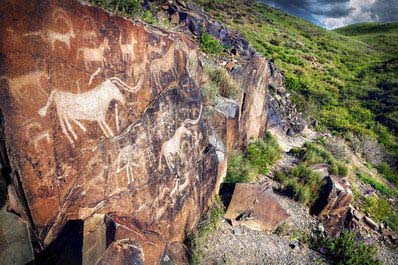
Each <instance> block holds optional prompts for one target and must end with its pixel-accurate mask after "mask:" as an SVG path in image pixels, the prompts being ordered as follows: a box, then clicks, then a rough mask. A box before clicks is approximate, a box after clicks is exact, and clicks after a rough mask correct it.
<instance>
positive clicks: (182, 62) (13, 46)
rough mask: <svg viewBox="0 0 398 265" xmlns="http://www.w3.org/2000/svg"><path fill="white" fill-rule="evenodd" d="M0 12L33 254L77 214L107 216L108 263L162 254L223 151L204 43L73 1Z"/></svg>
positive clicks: (195, 212)
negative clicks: (206, 82)
mask: <svg viewBox="0 0 398 265" xmlns="http://www.w3.org/2000/svg"><path fill="white" fill-rule="evenodd" d="M0 12H1V14H3V15H2V16H1V17H0V22H1V25H2V27H1V35H0V36H1V37H0V40H1V51H2V54H1V57H2V60H1V61H0V71H1V76H2V77H1V80H0V82H1V83H0V85H1V86H0V89H1V90H0V102H1V105H0V107H1V112H2V115H3V116H4V131H5V144H6V147H7V155H8V158H9V164H10V165H9V166H10V167H11V168H12V170H13V172H14V182H16V183H21V187H19V186H14V188H15V189H16V194H17V195H18V198H19V200H21V201H26V202H27V206H26V207H25V208H24V209H25V210H26V212H27V214H23V213H21V215H22V216H26V217H25V219H26V221H28V222H29V225H30V229H31V231H32V238H33V239H34V240H35V241H36V243H37V244H35V246H36V249H35V250H36V252H40V251H41V250H42V247H40V246H43V247H46V246H48V245H49V244H50V243H51V242H52V241H53V240H54V239H55V238H56V237H57V235H58V234H59V232H60V231H61V229H62V227H63V226H64V224H65V223H66V222H67V221H68V220H83V221H85V220H87V219H88V218H89V217H91V216H93V215H107V216H108V218H110V219H111V220H112V222H113V223H114V224H115V225H114V228H115V231H114V234H115V237H114V238H115V240H117V242H118V243H115V244H114V246H113V247H112V248H111V249H110V248H109V247H108V250H107V254H106V256H104V260H105V261H103V262H105V263H104V264H106V257H107V256H109V255H113V254H112V253H108V252H112V251H113V252H118V251H121V249H123V251H124V250H126V249H127V250H126V251H129V252H131V253H135V254H134V255H136V254H137V255H138V257H142V260H143V261H144V262H145V263H147V262H152V261H153V262H158V261H159V260H160V258H161V254H162V252H163V248H164V247H165V245H166V243H167V242H174V241H176V242H181V241H182V240H183V239H184V237H185V234H186V233H187V232H188V231H189V230H190V229H192V228H193V226H194V225H195V224H196V222H197V220H198V218H199V216H200V215H201V213H203V211H204V210H205V209H206V208H207V206H208V204H209V203H210V199H211V198H212V197H213V196H212V195H213V194H214V193H215V192H216V191H217V190H218V184H219V181H220V180H219V177H218V172H219V171H220V170H219V166H218V165H219V164H220V163H221V164H222V163H224V161H220V159H225V156H224V157H223V156H220V155H217V150H216V147H215V146H212V145H211V144H210V142H209V135H210V131H209V126H208V124H207V122H206V113H205V112H204V111H203V107H202V103H201V99H200V94H199V89H198V86H197V84H198V83H200V78H201V68H200V65H199V64H198V60H197V58H196V45H195V44H194V43H193V42H192V41H190V40H189V39H188V38H187V37H184V35H178V34H171V33H168V32H166V31H161V30H159V29H155V28H151V27H148V26H146V25H143V24H140V23H133V22H131V21H129V20H126V19H123V18H120V17H117V16H113V15H111V14H109V13H107V12H105V11H103V10H101V9H98V8H96V7H91V6H84V5H82V4H80V3H78V2H77V1H72V0H70V1H69V0H66V1H59V2H56V3H53V2H51V3H47V2H46V3H43V2H42V1H30V2H26V1H18V0H15V1H9V2H7V3H6V4H3V5H1V7H0ZM262 107H263V106H261V108H262ZM13 210H15V211H17V212H19V210H18V209H13ZM99 235H101V233H100V234H99ZM94 237H95V236H94ZM100 237H101V236H100ZM124 239H131V240H134V242H135V243H134V244H138V246H137V247H129V246H130V245H129V246H127V247H126V248H124V245H123V244H124V243H123V244H121V243H120V240H124ZM145 242H151V244H149V243H145ZM145 244H146V245H145ZM153 245H155V246H156V251H152V250H153V249H152V248H154V247H153ZM140 248H142V249H143V252H142V256H140V255H139V254H138V252H139V251H138V250H137V249H140ZM112 249H113V250H112ZM136 250H137V251H136ZM83 260H84V258H83Z"/></svg>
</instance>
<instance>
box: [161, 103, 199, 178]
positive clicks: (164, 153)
mask: <svg viewBox="0 0 398 265" xmlns="http://www.w3.org/2000/svg"><path fill="white" fill-rule="evenodd" d="M201 115H202V106H201V107H200V111H199V116H198V118H197V119H195V120H191V119H186V120H184V121H183V122H182V124H181V126H180V127H178V128H177V130H176V131H175V133H174V135H173V136H172V137H171V138H170V139H169V140H167V141H165V142H164V143H163V144H162V147H161V151H160V158H159V170H161V169H162V158H163V157H164V159H165V160H166V164H167V167H168V168H169V170H170V171H172V170H173V169H174V168H175V166H174V163H173V156H174V155H176V154H177V155H178V157H179V158H180V159H181V158H183V157H184V155H183V153H182V149H181V139H182V137H184V136H185V135H189V136H191V135H192V133H191V131H189V130H188V129H187V128H186V127H185V126H186V125H187V124H188V123H189V124H191V125H195V124H198V122H199V120H200V117H201Z"/></svg>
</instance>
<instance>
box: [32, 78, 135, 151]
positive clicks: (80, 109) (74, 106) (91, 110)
mask: <svg viewBox="0 0 398 265" xmlns="http://www.w3.org/2000/svg"><path fill="white" fill-rule="evenodd" d="M140 81H141V80H140ZM116 85H118V86H120V87H121V88H122V89H125V90H127V91H129V92H131V93H133V92H136V91H137V90H138V86H139V85H141V82H138V84H137V85H136V86H135V87H134V88H132V87H129V86H128V85H126V84H125V83H124V82H123V81H121V80H120V79H119V78H117V77H112V78H110V79H108V80H106V81H104V82H102V83H101V84H99V85H98V86H96V87H95V88H94V89H92V90H90V91H88V92H85V93H81V94H74V93H69V92H65V91H60V90H56V89H55V90H53V91H52V92H51V94H50V97H49V98H48V101H47V104H46V105H45V106H44V107H42V108H41V109H39V111H38V113H39V115H40V116H42V117H44V116H45V115H46V113H47V110H48V108H49V107H50V105H51V103H52V102H53V101H54V102H55V106H56V108H57V114H58V118H59V121H60V123H61V128H62V132H63V133H64V134H65V135H66V137H67V138H68V140H69V141H70V143H71V144H73V139H72V137H71V136H70V135H69V133H70V134H72V136H73V138H74V139H75V140H77V135H76V133H75V131H74V130H73V127H72V125H71V123H70V121H73V122H75V123H76V124H77V125H78V126H79V127H80V128H81V129H82V130H83V131H84V132H85V131H86V128H85V127H84V126H83V125H82V124H81V123H80V122H79V121H81V120H86V121H96V122H98V124H99V126H100V127H101V130H102V132H103V133H104V134H105V136H106V137H112V136H113V135H114V134H113V132H112V130H111V128H110V127H109V126H108V124H107V123H106V119H105V118H106V113H107V111H108V108H109V104H110V103H111V102H112V100H116V101H118V102H120V103H121V104H123V105H124V104H125V98H124V96H123V95H122V93H121V92H120V90H119V88H118V87H117V86H116Z"/></svg>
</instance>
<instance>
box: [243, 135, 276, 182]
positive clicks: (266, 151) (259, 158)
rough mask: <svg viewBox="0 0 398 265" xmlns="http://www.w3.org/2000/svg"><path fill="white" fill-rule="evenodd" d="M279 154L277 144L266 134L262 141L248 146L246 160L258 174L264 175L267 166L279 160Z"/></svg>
mask: <svg viewBox="0 0 398 265" xmlns="http://www.w3.org/2000/svg"><path fill="white" fill-rule="evenodd" d="M281 153H282V151H281V149H280V147H279V145H278V142H277V141H276V140H275V139H274V138H273V137H272V135H271V134H270V133H268V132H267V133H266V135H265V137H264V139H260V140H257V141H255V142H253V143H250V144H249V146H248V147H247V153H246V158H247V160H248V162H249V164H250V165H251V166H252V167H255V168H257V171H258V173H261V174H266V173H268V168H269V166H270V165H272V164H274V163H275V162H276V161H277V160H278V159H280V158H281Z"/></svg>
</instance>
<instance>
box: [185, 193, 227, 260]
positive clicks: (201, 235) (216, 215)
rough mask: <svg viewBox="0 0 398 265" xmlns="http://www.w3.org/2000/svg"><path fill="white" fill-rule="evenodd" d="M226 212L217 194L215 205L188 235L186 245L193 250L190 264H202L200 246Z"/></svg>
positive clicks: (217, 225)
mask: <svg viewBox="0 0 398 265" xmlns="http://www.w3.org/2000/svg"><path fill="white" fill-rule="evenodd" d="M224 213H225V211H224V205H223V203H222V201H221V198H220V196H218V195H216V196H215V199H214V203H213V205H212V206H211V207H210V209H209V210H208V211H207V213H206V214H205V215H204V216H202V218H201V220H200V222H199V224H198V226H197V227H196V229H195V230H194V231H193V232H192V233H191V234H190V235H188V237H187V242H186V245H187V246H188V247H189V248H190V252H191V256H190V259H191V260H190V261H191V262H190V264H200V257H201V249H200V247H201V245H202V244H203V243H204V241H205V240H206V238H207V237H208V236H209V235H211V234H212V233H213V232H214V231H216V230H217V229H218V227H219V226H220V222H221V220H222V217H223V216H224Z"/></svg>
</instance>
